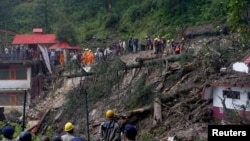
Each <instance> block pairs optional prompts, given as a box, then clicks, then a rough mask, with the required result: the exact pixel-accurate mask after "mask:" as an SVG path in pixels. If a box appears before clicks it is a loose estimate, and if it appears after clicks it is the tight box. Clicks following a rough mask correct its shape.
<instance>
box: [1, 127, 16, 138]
mask: <svg viewBox="0 0 250 141" xmlns="http://www.w3.org/2000/svg"><path fill="white" fill-rule="evenodd" d="M14 132H15V129H14V127H12V126H11V125H6V126H4V127H3V128H2V135H3V139H2V141H18V139H17V138H14V137H13V135H14Z"/></svg>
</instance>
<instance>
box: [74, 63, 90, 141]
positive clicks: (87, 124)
mask: <svg viewBox="0 0 250 141" xmlns="http://www.w3.org/2000/svg"><path fill="white" fill-rule="evenodd" d="M75 62H76V64H77V65H78V66H79V67H80V68H81V72H82V73H84V72H86V71H85V70H84V69H83V68H82V66H81V64H80V63H79V62H78V61H77V60H75ZM80 94H84V99H85V113H86V131H87V133H86V134H87V141H90V136H89V110H88V93H87V91H86V89H85V88H84V80H83V76H81V79H80Z"/></svg>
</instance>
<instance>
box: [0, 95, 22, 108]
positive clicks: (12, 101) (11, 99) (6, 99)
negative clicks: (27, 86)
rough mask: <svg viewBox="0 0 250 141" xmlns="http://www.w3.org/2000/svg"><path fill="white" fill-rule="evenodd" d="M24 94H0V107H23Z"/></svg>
mask: <svg viewBox="0 0 250 141" xmlns="http://www.w3.org/2000/svg"><path fill="white" fill-rule="evenodd" d="M23 100H24V92H5V93H0V105H3V106H19V105H23Z"/></svg>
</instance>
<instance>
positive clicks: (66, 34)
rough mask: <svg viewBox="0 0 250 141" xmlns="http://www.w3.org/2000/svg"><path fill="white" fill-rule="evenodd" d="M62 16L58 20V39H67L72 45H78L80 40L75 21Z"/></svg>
mask: <svg viewBox="0 0 250 141" xmlns="http://www.w3.org/2000/svg"><path fill="white" fill-rule="evenodd" d="M60 17H61V18H60V20H59V21H58V22H57V26H56V39H57V40H59V41H67V42H69V43H70V44H71V45H76V44H77V43H78V41H77V38H76V31H75V29H74V26H73V23H72V22H70V21H69V20H67V18H66V17H65V16H63V15H61V16H60Z"/></svg>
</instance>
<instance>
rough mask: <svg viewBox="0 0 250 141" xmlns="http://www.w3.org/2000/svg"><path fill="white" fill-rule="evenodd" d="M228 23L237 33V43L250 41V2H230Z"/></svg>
mask: <svg viewBox="0 0 250 141" xmlns="http://www.w3.org/2000/svg"><path fill="white" fill-rule="evenodd" d="M228 7H229V12H228V21H229V24H230V29H231V31H232V32H233V33H237V36H236V39H235V40H236V41H238V42H241V43H243V47H244V45H245V44H247V43H244V42H246V40H247V39H249V23H248V18H249V17H248V1H247V0H237V1H236V0H230V1H229V3H228Z"/></svg>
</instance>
